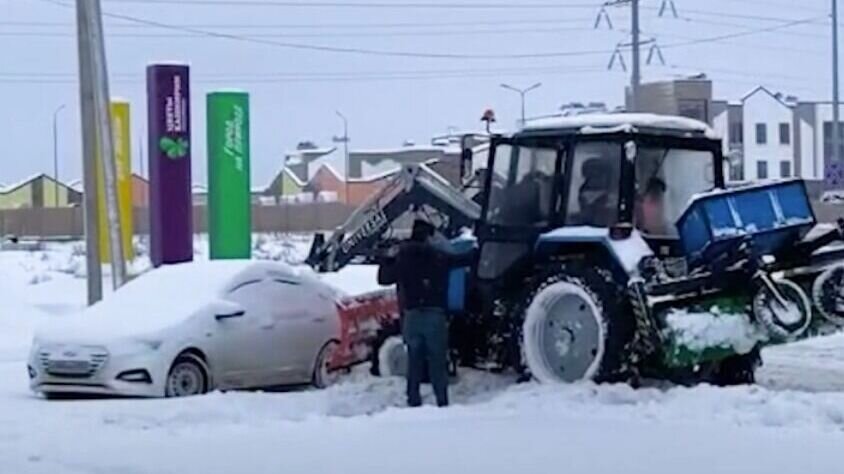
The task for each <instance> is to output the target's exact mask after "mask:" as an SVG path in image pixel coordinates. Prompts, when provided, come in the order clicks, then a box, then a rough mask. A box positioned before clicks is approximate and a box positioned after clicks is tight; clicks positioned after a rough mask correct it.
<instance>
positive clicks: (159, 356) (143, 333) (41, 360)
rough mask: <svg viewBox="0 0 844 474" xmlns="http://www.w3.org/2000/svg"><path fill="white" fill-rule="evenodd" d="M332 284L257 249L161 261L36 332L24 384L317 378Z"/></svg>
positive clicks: (51, 386) (152, 388) (123, 385)
mask: <svg viewBox="0 0 844 474" xmlns="http://www.w3.org/2000/svg"><path fill="white" fill-rule="evenodd" d="M338 298H339V294H338V292H337V290H335V289H333V287H331V286H329V285H327V284H325V283H323V282H322V281H320V280H319V279H318V278H317V277H316V276H315V275H314V274H313V272H311V271H310V269H308V268H306V267H291V266H289V265H286V264H283V263H275V262H253V261H212V262H195V263H185V264H179V265H169V266H163V267H161V268H158V269H155V270H153V271H150V272H148V273H145V274H143V275H141V276H140V277H138V278H136V279H134V280H132V281H130V282H129V283H127V284H126V285H125V286H123V287H122V288H121V289H120V290H118V291H117V292H115V293H113V294H111V295H108V297H106V298H105V300H104V301H102V302H100V303H98V304H95V305H93V306H91V307H89V308H87V309H85V310H84V311H82V312H81V313H79V314H77V315H73V316H68V317H66V318H62V319H61V320H58V321H55V322H54V323H53V324H50V325H48V326H45V327H43V328H41V329H40V330H39V331H37V332H36V334H35V337H34V340H33V345H32V349H31V352H30V357H29V364H28V370H29V376H30V386H31V388H32V389H33V390H34V391H36V392H40V393H43V394H44V395H46V396H47V397H48V398H55V397H59V396H63V395H65V396H66V395H68V394H100V395H125V396H140V397H164V396H166V397H180V396H187V395H196V394H201V393H205V392H208V391H210V390H213V389H220V390H226V389H241V388H256V387H268V386H280V385H295V384H307V383H311V384H313V385H315V386H317V387H324V386H326V385H328V384H330V383H331V382H332V379H333V377H334V374H336V371H335V372H329V371H328V369H327V366H328V360H329V359H330V358H331V354H332V351H333V350H334V348H335V347H336V346H337V335H338V333H339V321H338V316H337V306H336V305H337V301H338Z"/></svg>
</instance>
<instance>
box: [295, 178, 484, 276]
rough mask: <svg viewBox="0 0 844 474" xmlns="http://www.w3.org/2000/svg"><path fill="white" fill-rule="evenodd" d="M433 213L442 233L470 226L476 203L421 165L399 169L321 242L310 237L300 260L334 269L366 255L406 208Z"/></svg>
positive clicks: (322, 268) (475, 216) (477, 212)
mask: <svg viewBox="0 0 844 474" xmlns="http://www.w3.org/2000/svg"><path fill="white" fill-rule="evenodd" d="M416 210H420V211H423V212H435V213H436V214H437V215H438V217H441V218H442V219H439V222H434V223H433V224H434V225H435V226H436V227H437V229H438V230H439V231H440V232H442V233H443V234H444V235H445V236H446V237H453V236H455V235H456V234H457V232H459V231H460V229H461V228H464V227H471V226H473V225H474V223H475V222H476V221H477V220H478V219H479V218H480V214H481V209H480V206H479V205H478V204H477V203H475V202H474V201H472V200H471V199H469V198H468V197H466V196H464V195H463V193H461V192H460V191H459V190H458V189H456V188H454V187H453V186H452V185H451V184H450V183H448V182H447V181H445V180H444V179H443V178H442V177H440V176H439V175H437V174H436V173H434V172H433V171H431V170H430V169H429V168H428V167H427V166H425V165H408V166H405V167H403V168H402V169H401V170H400V171H399V172H398V174H396V175H395V176H394V177H393V178H392V179H391V180H390V181H389V182H388V183H387V184H386V185H385V186H384V187H383V188H382V189H381V190H380V191H378V192H376V193H375V194H374V195H372V196H371V197H370V198H369V199H367V200H366V202H364V203H363V204H362V205H361V206H360V207H359V208H357V209H356V210H355V211H354V212H353V213H352V215H351V216H350V217H349V219H348V220H346V222H345V223H343V225H341V226H340V227H339V228H337V229H336V230H335V231H334V233H333V234H332V235H331V236H330V237H329V238H328V239H327V240H325V241H321V239H316V240H315V241H314V246H313V247H312V248H311V252H310V254H309V256H308V259H307V260H306V262H307V263H308V264H309V265H310V266H312V267H314V268H315V269H316V270H317V271H321V272H330V271H336V270H339V269H340V268H343V267H344V266H346V265H347V264H349V263H350V262H351V261H352V260H353V259H355V258H356V257H360V256H366V255H372V252H373V250H374V249H376V248H377V247H378V246H379V244H380V243H382V241H383V238H384V234H385V233H386V232H387V230H389V229H391V228H392V226H393V224H395V223H396V222H397V221H398V220H400V219H401V218H402V217H403V216H405V215H406V214H407V213H408V212H413V211H416Z"/></svg>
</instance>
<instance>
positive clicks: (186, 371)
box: [167, 364, 203, 397]
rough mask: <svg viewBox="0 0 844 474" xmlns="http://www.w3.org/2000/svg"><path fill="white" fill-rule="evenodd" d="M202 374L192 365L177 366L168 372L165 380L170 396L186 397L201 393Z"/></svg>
mask: <svg viewBox="0 0 844 474" xmlns="http://www.w3.org/2000/svg"><path fill="white" fill-rule="evenodd" d="M202 380H203V375H202V372H201V371H200V370H199V368H198V367H196V366H195V365H193V364H179V365H177V366H176V367H174V368H173V370H172V371H171V372H170V377H169V379H168V380H167V384H168V387H169V388H170V394H171V395H172V396H174V397H186V396H190V395H199V394H200V393H202V385H203V383H202Z"/></svg>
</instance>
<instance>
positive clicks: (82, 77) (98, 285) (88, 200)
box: [76, 0, 103, 305]
mask: <svg viewBox="0 0 844 474" xmlns="http://www.w3.org/2000/svg"><path fill="white" fill-rule="evenodd" d="M86 4H87V2H86V1H84V0H81V1H79V2H77V3H76V32H77V42H78V51H79V111H80V118H81V124H82V175H83V183H84V184H83V187H84V193H83V199H84V205H85V214H84V215H85V248H86V252H85V265H86V274H87V277H88V279H87V283H88V305H92V304H94V303H96V302H98V301H100V300H101V299H102V298H103V286H102V279H103V276H102V268H101V267H100V247H99V236H98V232H99V229H98V222H97V155H96V153H97V129H96V123H97V114H96V110H95V108H94V79H93V67H92V58H91V50H92V48H91V36H90V32H89V21H88V14H87V13H88V12H87V8H86Z"/></svg>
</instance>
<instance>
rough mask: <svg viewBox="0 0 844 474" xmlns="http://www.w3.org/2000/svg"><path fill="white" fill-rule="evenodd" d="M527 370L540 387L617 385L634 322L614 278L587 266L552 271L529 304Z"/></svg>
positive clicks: (524, 335)
mask: <svg viewBox="0 0 844 474" xmlns="http://www.w3.org/2000/svg"><path fill="white" fill-rule="evenodd" d="M525 307H526V309H525V310H524V322H523V324H522V335H521V349H522V354H523V358H524V365H525V366H526V368H527V370H528V371H529V372H530V374H531V375H532V376H533V378H535V379H537V380H539V381H541V382H574V381H578V380H594V381H596V382H613V381H619V380H622V379H623V377H624V374H625V373H627V372H628V371H627V367H626V362H627V346H628V344H629V343H630V341H631V340H632V337H633V330H634V321H633V318H632V315H631V314H629V311H625V308H626V305H625V300H624V291H623V288H622V287H621V286H620V285H619V284H617V283H616V282H615V281H614V280H613V277H612V273H611V272H610V271H609V270H608V269H606V268H605V267H602V266H600V265H594V264H589V263H588V262H566V263H560V264H557V265H554V266H551V267H549V268H548V269H547V271H546V272H545V276H544V277H543V278H542V279H541V280H540V283H539V284H537V285H536V286H535V288H534V289H533V291H532V292H531V294H530V296H529V297H528V298H527V301H526V302H525Z"/></svg>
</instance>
